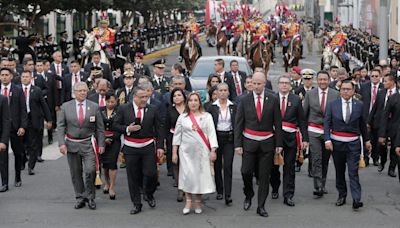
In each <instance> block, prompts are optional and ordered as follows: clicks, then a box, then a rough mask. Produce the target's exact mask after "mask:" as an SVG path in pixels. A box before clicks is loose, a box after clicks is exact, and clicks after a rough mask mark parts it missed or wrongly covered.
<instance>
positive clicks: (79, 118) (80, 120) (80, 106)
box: [78, 103, 85, 126]
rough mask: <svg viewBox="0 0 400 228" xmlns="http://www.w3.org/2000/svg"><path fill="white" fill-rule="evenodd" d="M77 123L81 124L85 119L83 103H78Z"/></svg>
mask: <svg viewBox="0 0 400 228" xmlns="http://www.w3.org/2000/svg"><path fill="white" fill-rule="evenodd" d="M78 120H79V124H80V125H81V126H82V125H83V122H84V120H85V117H84V115H83V104H82V103H79V116H78Z"/></svg>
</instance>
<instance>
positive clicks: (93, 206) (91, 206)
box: [88, 199, 96, 210]
mask: <svg viewBox="0 0 400 228" xmlns="http://www.w3.org/2000/svg"><path fill="white" fill-rule="evenodd" d="M88 206H89V208H90V209H92V210H95V209H96V203H95V202H94V200H93V199H91V200H89V202H88Z"/></svg>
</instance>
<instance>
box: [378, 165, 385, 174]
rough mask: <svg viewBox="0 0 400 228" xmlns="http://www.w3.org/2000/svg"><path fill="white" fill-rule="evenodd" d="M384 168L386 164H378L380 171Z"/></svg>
mask: <svg viewBox="0 0 400 228" xmlns="http://www.w3.org/2000/svg"><path fill="white" fill-rule="evenodd" d="M384 168H385V166H384V165H382V164H379V166H378V172H382V171H383V169H384Z"/></svg>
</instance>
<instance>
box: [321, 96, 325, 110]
mask: <svg viewBox="0 0 400 228" xmlns="http://www.w3.org/2000/svg"><path fill="white" fill-rule="evenodd" d="M325 93H326V92H325V91H322V99H321V111H322V113H325Z"/></svg>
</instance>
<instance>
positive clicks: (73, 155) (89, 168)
mask: <svg viewBox="0 0 400 228" xmlns="http://www.w3.org/2000/svg"><path fill="white" fill-rule="evenodd" d="M84 143H85V144H86V142H84ZM85 147H86V146H84V147H80V148H85ZM86 148H88V149H87V150H85V151H81V149H80V150H79V151H78V152H68V153H67V158H68V165H69V169H70V172H71V178H72V184H73V185H74V190H75V197H76V199H94V198H95V186H94V181H95V178H96V156H95V154H94V151H93V149H91V147H90V149H89V147H86Z"/></svg>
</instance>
